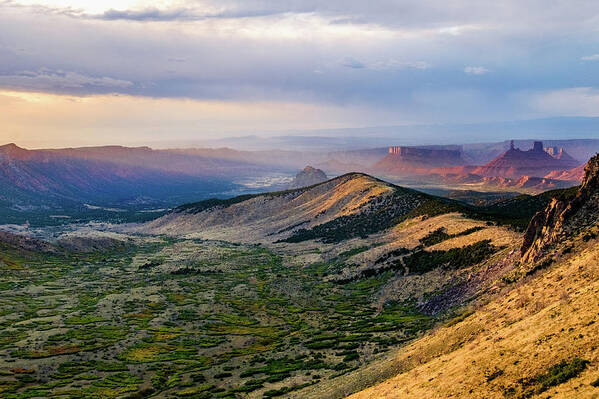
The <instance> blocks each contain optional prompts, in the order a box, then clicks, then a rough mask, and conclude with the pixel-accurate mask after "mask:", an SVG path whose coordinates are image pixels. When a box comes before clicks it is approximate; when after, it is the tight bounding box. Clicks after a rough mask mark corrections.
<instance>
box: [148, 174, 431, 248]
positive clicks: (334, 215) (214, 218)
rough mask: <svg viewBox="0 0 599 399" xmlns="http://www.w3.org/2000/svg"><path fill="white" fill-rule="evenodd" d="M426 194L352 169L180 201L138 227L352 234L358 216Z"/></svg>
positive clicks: (283, 235)
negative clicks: (268, 188) (265, 189)
mask: <svg viewBox="0 0 599 399" xmlns="http://www.w3.org/2000/svg"><path fill="white" fill-rule="evenodd" d="M425 199H426V198H425V195H423V194H420V193H417V192H416V191H412V190H407V189H402V188H399V187H396V186H393V185H390V184H388V183H385V182H383V181H381V180H378V179H375V178H373V177H370V176H368V175H363V174H359V173H351V174H347V175H343V176H340V177H338V178H334V179H331V180H329V181H326V182H324V183H320V184H317V185H313V186H310V187H305V188H301V189H294V190H288V191H282V192H276V193H268V194H262V195H254V196H248V197H238V198H233V199H231V200H224V201H204V202H199V203H197V204H190V205H185V206H182V207H179V208H177V209H175V210H174V211H173V212H171V213H170V214H168V215H166V216H164V217H162V218H160V219H157V220H155V221H153V222H150V223H148V224H147V225H145V226H144V227H143V228H142V229H141V231H142V232H145V233H152V234H173V235H179V236H181V235H189V234H193V236H197V237H201V238H210V239H227V240H231V241H241V242H273V241H277V240H280V239H288V238H290V237H295V236H296V235H297V234H302V233H303V234H306V232H313V231H314V229H323V228H328V229H329V231H328V232H320V233H315V235H314V237H312V238H317V236H320V237H323V238H324V237H329V238H331V237H332V235H334V234H335V233H339V234H346V235H347V237H345V238H351V237H352V236H356V235H358V234H361V233H359V232H358V231H357V230H356V231H352V232H348V231H345V227H346V226H353V227H354V228H356V229H359V227H360V226H359V223H358V221H360V220H362V221H363V222H367V219H369V218H370V217H371V216H373V217H374V216H376V215H377V214H379V215H381V217H382V216H383V214H384V215H385V217H387V216H389V217H391V218H394V217H401V216H402V215H406V214H407V213H408V212H410V211H412V210H414V209H416V208H417V207H418V206H420V205H421V204H422V203H424V201H425ZM372 220H375V219H372ZM362 224H363V223H362ZM390 226H391V225H390V224H389V221H387V224H385V223H383V224H380V225H379V226H369V227H371V228H372V231H370V232H371V233H374V232H377V231H380V230H384V229H385V228H387V227H390Z"/></svg>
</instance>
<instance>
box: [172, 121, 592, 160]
mask: <svg viewBox="0 0 599 399" xmlns="http://www.w3.org/2000/svg"><path fill="white" fill-rule="evenodd" d="M597 134H599V117H556V118H544V119H530V120H519V121H502V122H486V123H473V124H457V123H456V124H435V125H401V126H372V127H360V128H338V129H316V130H296V131H287V132H280V133H270V134H269V135H268V136H267V135H248V136H239V137H227V138H222V139H215V140H204V141H200V142H190V143H185V146H198V145H199V146H203V147H230V148H235V149H240V150H291V151H316V152H330V151H335V150H338V151H348V150H357V149H363V148H377V147H380V148H383V147H388V146H394V145H401V146H423V145H438V144H443V145H447V144H461V143H464V144H470V143H480V142H481V140H483V138H484V140H486V141H491V142H492V141H500V140H503V139H504V138H506V137H509V138H512V139H515V140H526V141H532V140H533V139H536V140H541V139H542V140H543V141H545V142H549V141H551V140H570V139H585V138H595V137H597ZM457 138H459V139H457ZM518 144H520V143H518ZM529 144H530V143H529ZM169 145H172V143H169ZM505 149H507V147H505ZM496 155H498V154H495V156H496ZM589 157H590V156H589ZM589 157H587V158H586V159H588V158H589ZM491 158H493V156H491ZM488 160H489V159H487V161H488Z"/></svg>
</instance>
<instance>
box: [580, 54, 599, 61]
mask: <svg viewBox="0 0 599 399" xmlns="http://www.w3.org/2000/svg"><path fill="white" fill-rule="evenodd" d="M580 59H581V60H583V61H599V54H593V55H587V56H584V57H581V58H580Z"/></svg>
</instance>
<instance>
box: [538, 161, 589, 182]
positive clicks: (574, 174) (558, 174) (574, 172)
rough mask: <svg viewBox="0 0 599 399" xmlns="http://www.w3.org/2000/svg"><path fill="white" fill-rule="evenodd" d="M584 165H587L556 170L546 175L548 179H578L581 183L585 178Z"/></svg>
mask: <svg viewBox="0 0 599 399" xmlns="http://www.w3.org/2000/svg"><path fill="white" fill-rule="evenodd" d="M584 167H585V165H584V164H583V165H580V166H577V167H575V168H573V169H568V170H554V171H552V172H551V173H549V174H547V175H546V176H545V177H546V178H548V179H557V180H569V181H577V182H579V183H580V182H582V179H584Z"/></svg>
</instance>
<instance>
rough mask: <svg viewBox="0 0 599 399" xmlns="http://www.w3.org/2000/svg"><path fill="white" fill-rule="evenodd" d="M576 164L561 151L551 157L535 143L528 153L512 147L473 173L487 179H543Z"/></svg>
mask: <svg viewBox="0 0 599 399" xmlns="http://www.w3.org/2000/svg"><path fill="white" fill-rule="evenodd" d="M578 164H579V162H578V161H576V160H575V159H574V158H572V157H570V156H569V155H568V154H566V153H565V151H563V150H562V151H560V153H559V154H558V155H557V156H555V157H554V156H551V155H550V154H549V153H547V152H546V151H545V149H544V148H543V143H542V142H540V141H537V142H535V144H534V146H533V148H532V149H530V150H528V151H522V150H520V149H518V148H514V147H513V146H512V147H511V148H510V149H509V150H507V151H506V152H505V153H503V154H502V155H500V156H499V157H497V158H495V159H494V160H492V161H491V162H489V163H487V164H486V165H484V166H480V167H478V168H476V169H475V170H474V171H473V173H475V174H478V175H481V176H487V177H494V176H502V177H522V176H535V177H543V176H545V175H547V174H548V173H550V172H552V171H555V170H566V169H571V168H574V167H576V166H578Z"/></svg>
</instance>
